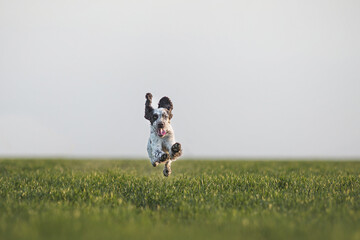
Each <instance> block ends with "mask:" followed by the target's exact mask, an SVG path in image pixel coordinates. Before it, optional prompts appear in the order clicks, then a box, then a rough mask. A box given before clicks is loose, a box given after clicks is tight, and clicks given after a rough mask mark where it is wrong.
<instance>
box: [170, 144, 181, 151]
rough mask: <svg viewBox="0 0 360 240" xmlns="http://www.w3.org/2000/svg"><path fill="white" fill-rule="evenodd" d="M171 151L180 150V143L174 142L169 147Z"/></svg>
mask: <svg viewBox="0 0 360 240" xmlns="http://www.w3.org/2000/svg"><path fill="white" fill-rule="evenodd" d="M171 151H172V152H174V153H177V152H180V151H181V144H180V143H178V142H177V143H174V145H172V147H171Z"/></svg>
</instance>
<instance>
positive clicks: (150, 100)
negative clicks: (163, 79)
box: [144, 93, 154, 121]
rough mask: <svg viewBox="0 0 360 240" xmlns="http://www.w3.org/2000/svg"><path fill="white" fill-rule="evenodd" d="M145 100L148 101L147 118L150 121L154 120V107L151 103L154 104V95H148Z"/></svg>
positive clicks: (146, 104)
mask: <svg viewBox="0 0 360 240" xmlns="http://www.w3.org/2000/svg"><path fill="white" fill-rule="evenodd" d="M145 99H146V102H145V116H144V117H145V118H146V119H147V120H149V121H151V118H152V114H153V110H154V109H153V107H152V106H151V103H152V94H151V93H147V94H146V95H145Z"/></svg>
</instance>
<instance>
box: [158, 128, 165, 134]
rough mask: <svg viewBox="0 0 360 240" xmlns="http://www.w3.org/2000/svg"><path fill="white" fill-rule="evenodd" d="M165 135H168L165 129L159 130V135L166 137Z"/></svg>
mask: <svg viewBox="0 0 360 240" xmlns="http://www.w3.org/2000/svg"><path fill="white" fill-rule="evenodd" d="M165 134H166V131H165V130H164V129H163V128H160V129H159V135H160V136H165Z"/></svg>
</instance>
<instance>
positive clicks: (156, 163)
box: [152, 161, 160, 167]
mask: <svg viewBox="0 0 360 240" xmlns="http://www.w3.org/2000/svg"><path fill="white" fill-rule="evenodd" d="M159 164H160V163H159V162H158V161H156V162H153V163H152V165H153V167H157V165H159Z"/></svg>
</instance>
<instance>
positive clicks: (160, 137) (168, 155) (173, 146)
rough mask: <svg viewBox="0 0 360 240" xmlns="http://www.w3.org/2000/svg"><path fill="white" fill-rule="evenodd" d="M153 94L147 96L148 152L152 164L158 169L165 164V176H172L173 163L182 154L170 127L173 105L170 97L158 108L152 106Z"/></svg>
mask: <svg viewBox="0 0 360 240" xmlns="http://www.w3.org/2000/svg"><path fill="white" fill-rule="evenodd" d="M152 97H153V96H152V94H151V93H147V94H146V96H145V99H146V102H145V116H144V117H145V119H147V120H149V121H150V137H149V141H148V145H147V152H148V155H149V158H150V162H151V164H152V165H153V166H154V167H156V166H158V165H159V164H160V163H165V167H164V170H163V173H164V176H165V177H168V176H169V175H170V174H171V163H172V162H173V161H175V160H176V159H177V158H178V157H180V156H181V154H182V148H181V144H180V143H178V142H176V141H175V135H174V130H173V129H172V127H171V125H170V120H171V118H172V117H173V114H172V110H173V104H172V102H171V100H170V99H169V98H168V97H163V98H161V99H160V101H159V104H158V108H157V109H154V108H153V107H152V106H151V103H152Z"/></svg>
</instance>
